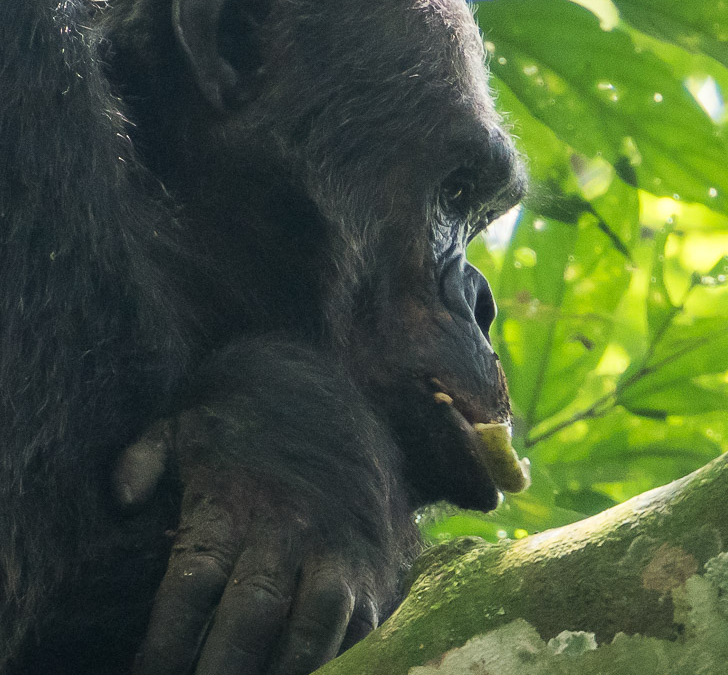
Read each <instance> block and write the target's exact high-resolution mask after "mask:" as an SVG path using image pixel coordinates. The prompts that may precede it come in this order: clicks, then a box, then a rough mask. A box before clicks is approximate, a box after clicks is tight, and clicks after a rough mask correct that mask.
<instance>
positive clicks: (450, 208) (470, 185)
mask: <svg viewBox="0 0 728 675" xmlns="http://www.w3.org/2000/svg"><path fill="white" fill-rule="evenodd" d="M475 178H476V177H475V175H474V174H473V172H472V170H471V169H469V168H467V167H462V168H460V169H457V170H456V171H453V172H452V173H451V174H450V175H449V176H448V177H447V178H446V179H445V180H444V181H443V183H442V186H441V187H440V195H439V206H440V209H441V210H442V212H443V215H444V216H445V217H446V218H448V219H454V220H459V221H463V220H466V219H467V218H468V217H469V215H470V213H471V211H472V210H473V209H474V208H477V204H473V199H474V193H475V184H476V180H475Z"/></svg>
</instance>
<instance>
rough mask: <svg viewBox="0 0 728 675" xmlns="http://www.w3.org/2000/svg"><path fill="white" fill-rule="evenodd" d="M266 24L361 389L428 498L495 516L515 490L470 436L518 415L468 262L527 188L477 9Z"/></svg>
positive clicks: (408, 4)
mask: <svg viewBox="0 0 728 675" xmlns="http://www.w3.org/2000/svg"><path fill="white" fill-rule="evenodd" d="M274 11H276V12H279V13H280V16H279V17H278V18H277V19H275V23H274V25H275V26H276V27H275V30H274V31H272V33H271V35H274V36H275V39H274V40H273V41H272V42H271V43H270V44H271V47H270V48H271V52H270V53H271V55H273V64H272V65H271V66H265V67H264V72H265V71H267V68H271V67H272V68H274V71H273V73H272V74H271V75H270V77H271V80H270V83H269V89H268V91H267V92H266V96H270V101H271V105H272V107H274V108H277V109H279V110H280V109H287V107H288V108H290V109H292V110H295V114H294V115H292V119H291V120H284V121H283V123H282V124H281V127H280V128H279V131H278V137H279V138H280V139H282V141H283V143H282V147H283V148H284V150H285V152H287V153H289V156H290V157H291V160H292V161H291V164H292V165H293V166H296V167H297V170H298V171H299V172H300V175H301V176H302V177H303V181H304V183H305V185H306V190H307V192H308V194H309V196H310V198H311V199H312V200H313V201H314V202H315V203H316V205H317V206H318V208H319V209H320V211H321V213H322V214H323V217H324V218H325V219H326V221H327V222H328V223H329V227H330V229H331V231H333V232H335V233H336V236H338V238H339V239H340V240H343V241H344V242H346V245H347V246H348V256H346V255H342V257H341V260H342V261H343V262H342V265H349V266H351V267H352V268H353V269H352V270H344V273H346V272H347V271H349V272H350V273H351V274H352V275H355V276H356V278H357V279H358V280H359V281H360V285H359V286H358V292H357V293H356V295H355V298H354V321H353V325H352V328H351V331H350V334H349V335H348V345H349V346H348V348H347V349H348V355H349V359H350V361H351V367H352V370H353V372H354V375H355V377H356V378H357V379H358V380H359V381H360V383H361V384H362V385H363V386H364V387H365V389H366V390H367V391H368V392H369V394H370V396H371V398H372V400H373V402H374V404H375V405H376V406H377V407H378V408H379V409H380V410H381V411H383V414H385V415H386V416H387V418H388V420H389V423H390V425H391V427H392V429H393V432H394V434H395V435H396V437H397V439H398V440H399V442H400V444H401V445H402V446H403V447H404V449H405V451H406V456H407V465H408V466H407V470H408V473H409V475H410V477H411V479H412V481H413V483H414V484H415V487H416V491H417V492H418V497H419V498H421V499H423V500H424V499H433V498H439V497H444V498H448V499H450V500H452V501H455V502H457V503H459V504H461V505H464V506H471V507H478V508H486V509H487V508H492V507H493V506H494V505H495V503H496V500H497V492H496V488H504V489H509V488H508V485H507V483H509V480H508V477H506V478H505V479H504V477H503V476H502V475H494V474H498V473H499V472H498V471H497V470H494V469H493V464H492V462H490V460H489V454H490V453H493V452H499V450H498V449H497V448H491V447H488V443H489V441H488V439H487V434H485V435H483V434H478V433H476V431H475V430H474V428H473V426H474V425H476V424H478V423H485V424H493V423H500V424H504V425H508V424H509V423H510V405H509V400H508V393H507V388H506V383H505V377H504V375H503V372H502V370H501V367H500V364H499V361H498V357H497V355H496V354H495V352H494V351H493V349H492V348H491V345H490V340H489V336H488V330H489V328H490V325H491V323H492V321H493V319H494V318H495V312H496V308H495V303H494V300H493V297H492V295H491V291H490V288H489V286H488V283H487V281H486V280H485V279H484V278H483V277H482V275H481V274H480V273H479V272H478V271H477V270H475V269H474V268H473V267H472V266H471V265H469V264H468V263H467V262H466V259H465V249H466V246H467V243H468V242H469V241H470V240H471V239H472V238H473V237H474V236H476V235H477V234H478V232H480V231H482V230H483V229H484V228H485V227H487V226H488V225H489V224H490V223H491V222H492V221H493V220H495V219H496V218H497V217H498V216H500V215H501V214H502V213H504V212H505V211H506V210H508V209H509V208H510V207H512V206H514V205H515V204H516V203H517V202H518V201H519V200H520V198H521V196H522V193H523V189H524V177H523V170H522V167H521V164H520V163H519V159H518V156H517V153H516V151H515V150H514V147H513V144H512V142H511V139H510V138H509V137H508V135H507V134H506V133H505V132H504V131H503V129H502V128H501V126H500V118H499V117H498V115H497V113H496V112H495V109H494V106H493V101H492V99H491V97H490V94H489V90H488V81H487V71H486V67H485V64H484V54H483V50H482V42H481V38H480V35H479V33H478V29H477V27H476V25H475V22H474V20H473V17H472V14H471V11H470V8H469V7H468V6H467V5H466V3H465V2H464V1H463V0H373V1H370V2H367V3H361V2H357V1H354V0H331V1H328V2H326V1H322V0H315V1H313V0H312V1H310V2H305V1H304V2H300V1H297V2H290V1H288V0H280V2H277V3H275V4H274ZM287 25H289V26H290V28H288V29H286V26H287ZM294 25H295V26H296V30H295V31H294V30H293V26H294ZM287 63H295V68H290V69H287V68H286V64H287ZM293 78H297V80H298V85H297V84H296V83H295V82H294V81H293ZM297 87H298V88H297ZM292 91H296V93H295V94H294V95H293V96H291V92H292ZM283 96H286V97H289V98H288V99H287V103H284V102H283V100H282V98H281V97H283ZM289 122H290V124H291V126H290V127H288V128H287V127H286V125H287V123H289ZM332 239H335V237H332ZM357 265H360V267H359V268H358V269H357ZM483 438H485V439H486V440H485V446H484V441H483ZM513 468H514V470H517V469H516V467H515V465H513Z"/></svg>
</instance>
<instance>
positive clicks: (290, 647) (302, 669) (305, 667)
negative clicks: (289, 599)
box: [272, 561, 355, 675]
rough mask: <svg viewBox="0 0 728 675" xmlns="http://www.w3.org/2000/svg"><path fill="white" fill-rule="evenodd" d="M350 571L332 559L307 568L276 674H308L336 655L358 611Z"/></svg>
mask: <svg viewBox="0 0 728 675" xmlns="http://www.w3.org/2000/svg"><path fill="white" fill-rule="evenodd" d="M347 572H348V570H347V569H346V568H342V566H341V565H340V564H336V563H335V562H332V561H327V562H324V563H323V564H320V563H319V564H316V565H313V566H311V565H310V566H308V567H307V568H305V569H304V573H303V577H302V579H301V583H300V586H299V588H298V591H297V593H296V600H295V603H294V605H293V611H292V613H291V617H290V619H289V620H288V622H287V625H286V630H285V632H284V634H283V636H282V640H281V644H280V647H279V648H278V650H277V654H276V659H275V663H274V665H273V668H272V673H273V674H275V675H307V674H308V673H310V672H312V671H313V670H316V668H318V667H319V666H321V665H323V664H324V663H326V662H327V661H330V660H331V659H332V658H334V657H335V656H336V654H337V652H338V651H339V647H340V646H341V642H342V640H343V639H344V635H345V633H346V628H347V626H348V624H349V619H350V618H351V615H352V612H353V611H354V600H355V598H354V592H353V591H352V588H351V586H350V584H349V583H348V582H347ZM349 578H350V579H351V581H352V582H353V575H351V574H350V575H349Z"/></svg>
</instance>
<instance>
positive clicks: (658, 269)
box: [647, 229, 678, 340]
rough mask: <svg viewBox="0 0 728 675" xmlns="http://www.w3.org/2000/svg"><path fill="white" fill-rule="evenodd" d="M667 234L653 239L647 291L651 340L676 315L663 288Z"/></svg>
mask: <svg viewBox="0 0 728 675" xmlns="http://www.w3.org/2000/svg"><path fill="white" fill-rule="evenodd" d="M668 235H669V232H668V230H667V229H664V230H662V231H660V232H658V233H657V235H656V237H655V246H654V256H653V261H652V276H651V277H650V283H649V287H648V289H647V326H648V328H649V335H650V338H651V339H652V340H655V339H657V336H658V335H660V334H661V333H662V332H664V330H665V329H666V328H667V326H668V324H669V323H670V321H672V319H673V318H674V316H675V315H676V313H677V311H678V310H677V308H676V307H675V306H674V305H673V304H672V301H671V300H670V294H669V293H668V291H667V286H665V265H664V261H665V244H666V243H667V237H668Z"/></svg>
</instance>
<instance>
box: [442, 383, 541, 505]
mask: <svg viewBox="0 0 728 675" xmlns="http://www.w3.org/2000/svg"><path fill="white" fill-rule="evenodd" d="M431 381H432V383H433V384H434V385H435V386H436V387H437V391H435V392H434V394H433V398H434V399H435V402H436V403H438V404H439V405H440V406H443V407H444V406H447V409H446V410H445V411H444V412H445V414H446V415H447V416H448V417H450V418H451V420H452V422H453V423H455V424H456V425H457V426H458V427H459V428H461V429H463V428H465V429H467V430H468V432H469V433H471V434H472V435H473V436H474V437H475V439H476V442H475V443H472V444H471V447H472V448H473V455H474V459H475V461H476V463H477V464H478V466H480V467H481V468H483V469H485V470H486V471H487V473H488V476H489V477H490V479H491V480H492V481H493V483H494V484H495V486H496V488H498V490H501V491H503V492H511V493H513V492H522V491H523V490H525V489H526V488H528V486H529V485H530V484H531V462H530V461H529V459H528V458H527V457H524V458H523V459H520V458H519V457H518V453H517V452H516V451H515V450H514V448H513V443H512V438H513V435H512V427H511V424H510V422H502V421H497V422H493V421H477V418H476V417H475V413H474V412H473V411H472V409H471V408H470V406H468V404H467V403H466V402H465V401H463V400H460V399H459V398H458V397H457V396H456V395H455V396H453V395H451V394H449V393H446V392H445V391H443V389H444V387H442V383H441V382H440V381H439V380H436V379H433V380H431Z"/></svg>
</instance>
